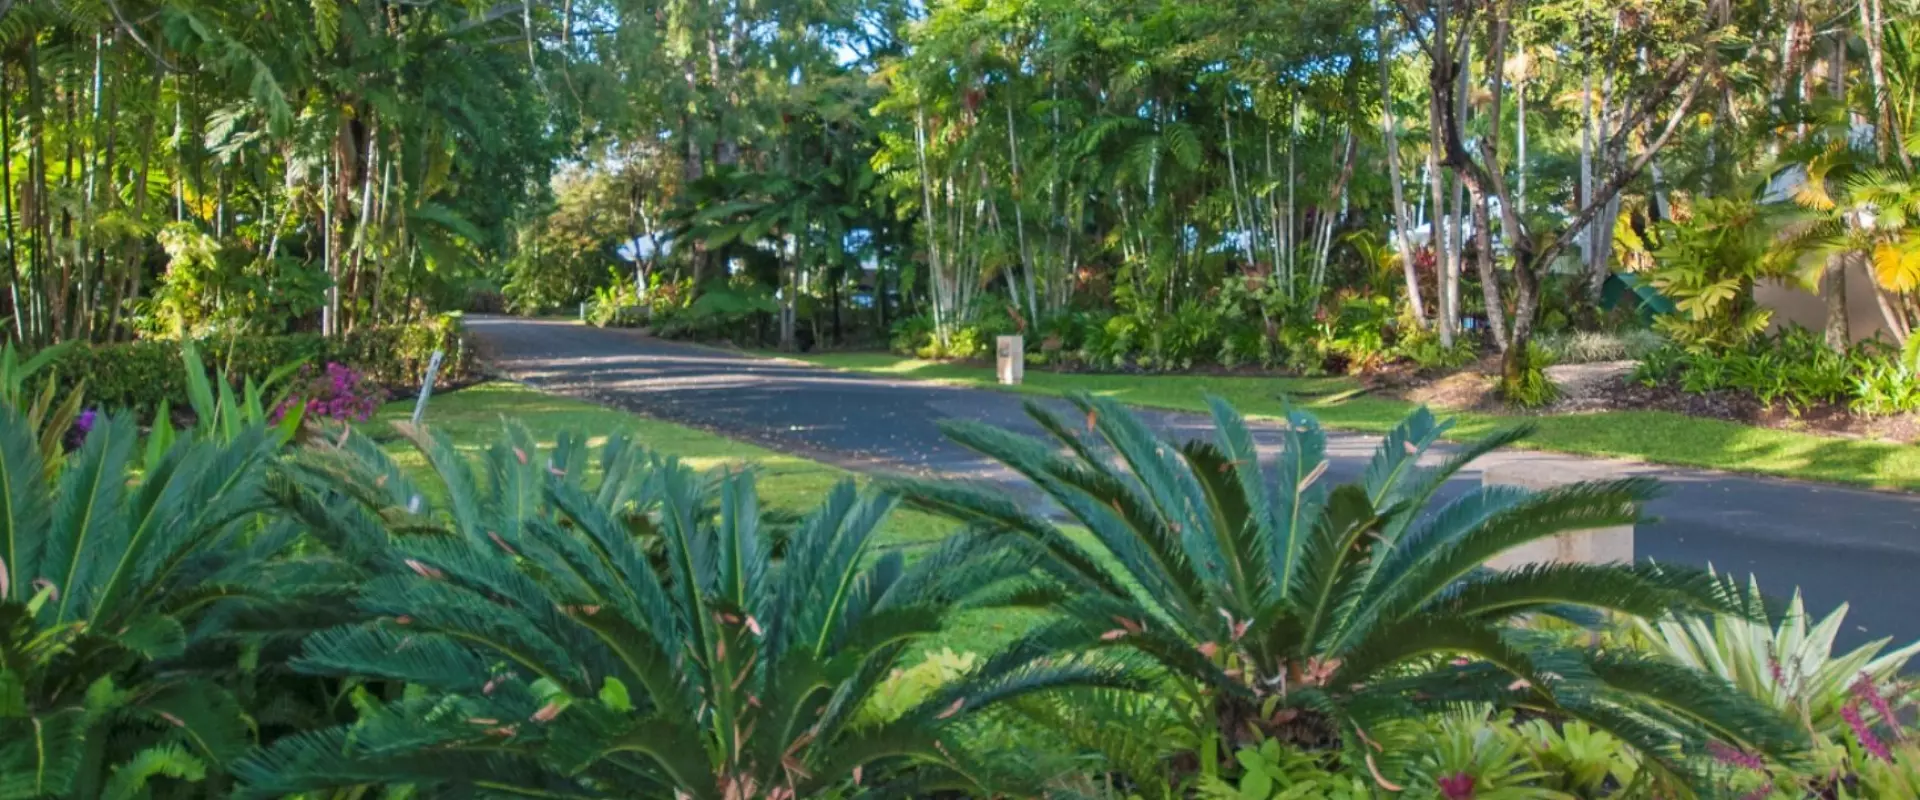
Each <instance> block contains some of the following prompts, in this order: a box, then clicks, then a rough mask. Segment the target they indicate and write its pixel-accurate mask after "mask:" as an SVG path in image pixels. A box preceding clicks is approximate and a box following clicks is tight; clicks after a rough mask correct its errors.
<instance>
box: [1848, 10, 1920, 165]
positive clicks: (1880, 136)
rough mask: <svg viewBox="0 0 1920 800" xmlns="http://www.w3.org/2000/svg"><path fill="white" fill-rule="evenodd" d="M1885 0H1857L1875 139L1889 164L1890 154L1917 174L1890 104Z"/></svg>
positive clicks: (1883, 157)
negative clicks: (1870, 82) (1884, 38)
mask: <svg viewBox="0 0 1920 800" xmlns="http://www.w3.org/2000/svg"><path fill="white" fill-rule="evenodd" d="M1881 2H1882V0H1856V5H1858V6H1859V7H1860V35H1861V38H1863V39H1865V40H1866V43H1867V68H1868V71H1869V73H1870V74H1871V75H1872V77H1873V110H1874V115H1873V121H1874V126H1875V127H1876V128H1877V129H1878V130H1877V132H1876V135H1875V136H1874V137H1873V140H1874V143H1875V144H1876V145H1878V146H1879V149H1880V160H1881V161H1882V162H1885V161H1886V160H1887V157H1888V155H1889V154H1892V155H1893V156H1895V157H1897V158H1898V159H1899V160H1900V165H1901V166H1902V167H1904V168H1906V170H1907V171H1908V172H1912V171H1913V158H1912V157H1911V156H1909V155H1908V154H1907V150H1906V147H1905V146H1904V143H1902V142H1901V141H1900V133H1901V131H1900V126H1899V125H1898V124H1897V123H1896V122H1895V120H1894V116H1893V106H1892V104H1891V103H1890V102H1888V97H1887V91H1888V83H1887V66H1886V56H1885V53H1884V51H1883V48H1882V46H1881V39H1880V35H1881V28H1882V27H1884V26H1885V25H1886V16H1885V15H1884V12H1883V11H1882V10H1881Z"/></svg>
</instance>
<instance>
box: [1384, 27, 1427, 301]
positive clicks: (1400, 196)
mask: <svg viewBox="0 0 1920 800" xmlns="http://www.w3.org/2000/svg"><path fill="white" fill-rule="evenodd" d="M1385 15H1386V7H1385V6H1381V7H1380V8H1379V9H1378V11H1377V12H1376V14H1375V16H1374V25H1373V30H1374V39H1375V41H1378V42H1379V43H1380V54H1379V61H1380V129H1381V131H1382V132H1383V133H1384V135H1385V137H1386V147H1387V183H1388V184H1389V185H1391V186H1392V187H1393V233H1394V238H1395V240H1396V241H1395V242H1394V245H1395V249H1397V250H1399V251H1400V270H1401V272H1402V273H1403V275H1404V276H1405V278H1406V281H1407V305H1408V306H1409V307H1410V308H1411V309H1412V311H1413V324H1414V325H1415V326H1417V327H1419V328H1421V329H1425V328H1426V327H1427V304H1426V302H1425V301H1424V300H1423V299H1421V297H1420V273H1419V270H1418V269H1417V268H1416V267H1415V265H1414V253H1413V229H1412V220H1411V219H1410V218H1409V217H1408V216H1407V191H1406V176H1405V175H1404V174H1402V172H1401V170H1400V131H1399V127H1400V126H1399V123H1398V122H1397V121H1396V120H1395V119H1394V116H1393V70H1392V66H1391V64H1392V59H1393V53H1392V50H1393V48H1392V47H1391V46H1390V45H1389V43H1388V42H1387V39H1386V32H1385V30H1384V26H1383V25H1382V21H1381V17H1383V16H1385Z"/></svg>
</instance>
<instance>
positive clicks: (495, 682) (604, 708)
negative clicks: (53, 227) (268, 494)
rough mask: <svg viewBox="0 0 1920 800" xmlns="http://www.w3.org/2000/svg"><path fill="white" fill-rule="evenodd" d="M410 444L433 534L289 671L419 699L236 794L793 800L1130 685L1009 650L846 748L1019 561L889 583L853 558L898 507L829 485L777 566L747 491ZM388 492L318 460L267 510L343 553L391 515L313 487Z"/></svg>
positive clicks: (575, 455) (962, 545) (329, 736)
mask: <svg viewBox="0 0 1920 800" xmlns="http://www.w3.org/2000/svg"><path fill="white" fill-rule="evenodd" d="M410 438H411V439H412V440H413V442H414V444H415V446H416V447H418V448H420V449H421V450H422V451H423V452H424V453H425V454H426V455H427V458H428V461H429V463H430V464H431V466H432V467H433V469H434V471H435V473H436V474H437V475H439V476H440V478H441V481H442V483H443V484H444V489H445V494H446V497H447V501H448V506H449V508H450V513H449V515H448V520H449V521H450V525H448V526H447V527H449V528H450V529H451V530H449V531H446V533H448V534H451V535H430V534H429V535H417V534H409V535H400V536H392V537H389V538H388V540H386V541H385V542H383V543H382V545H381V546H380V547H379V548H377V552H368V553H364V554H363V558H361V559H360V560H359V561H358V562H357V563H358V564H359V565H360V566H361V568H362V569H364V570H366V571H367V572H368V574H369V575H370V576H371V577H369V578H368V579H366V580H364V581H363V582H362V584H361V585H360V587H359V590H358V592H357V593H356V597H355V600H354V602H355V604H356V606H357V607H358V608H359V609H360V610H361V612H362V613H363V614H364V615H366V619H367V621H364V622H360V623H357V624H354V625H349V626H345V627H337V628H334V629H331V630H327V631H324V632H322V633H319V634H315V635H314V636H312V637H310V638H309V639H308V640H307V641H306V643H305V651H304V653H303V654H302V656H301V657H299V658H298V659H296V660H295V661H294V662H293V665H294V666H295V667H296V668H298V669H301V670H304V671H307V672H311V673H317V674H323V675H336V676H347V677H358V678H363V679H375V680H391V681H405V682H407V683H408V684H409V685H411V686H412V687H415V691H416V692H418V693H419V694H418V695H410V696H409V699H408V700H406V701H404V702H400V703H395V704H391V705H388V706H386V707H384V708H383V709H379V710H376V711H373V712H371V713H370V714H367V715H364V716H363V719H362V720H361V721H360V722H359V723H357V724H355V725H353V726H350V727H349V728H343V729H338V730H335V731H331V732H326V733H322V734H314V735H308V736H302V737H297V738H294V739H289V740H283V741H282V742H280V743H276V744H275V745H274V746H273V747H272V748H270V749H269V750H267V751H266V752H264V753H261V754H259V755H258V756H256V757H254V758H252V759H250V760H249V761H248V762H247V764H246V765H245V766H244V767H243V768H242V769H241V770H240V774H241V775H242V777H243V779H244V780H245V781H246V783H247V785H248V788H249V791H251V792H255V793H258V794H261V795H265V794H271V793H275V792H295V791H310V790H315V789H320V788H325V787H337V786H351V785H359V784H368V783H382V782H391V783H414V784H418V785H421V786H426V787H448V788H459V789H466V790H474V791H481V792H509V793H511V792H514V791H532V790H535V789H538V790H539V791H554V790H558V789H562V788H565V789H566V791H564V792H562V796H596V797H616V796H621V797H624V796H635V795H645V796H655V795H667V794H674V793H676V792H677V793H681V794H684V795H686V796H690V797H695V798H708V797H717V796H720V795H723V794H725V793H726V792H728V791H745V792H749V793H754V792H760V791H772V790H773V789H774V788H775V787H782V788H783V789H787V790H792V791H796V792H799V793H800V794H801V795H809V794H812V793H814V792H817V791H822V790H827V789H832V788H833V787H835V786H838V785H841V784H843V783H845V782H846V781H847V779H848V776H849V775H850V774H852V773H853V771H855V770H857V769H866V770H868V771H869V772H872V773H874V774H876V777H878V773H879V772H885V771H890V770H894V769H896V768H906V767H910V766H912V765H914V764H927V765H935V766H937V765H938V764H939V763H941V762H944V761H945V760H946V756H945V755H944V754H943V753H941V752H940V750H939V748H938V747H937V746H934V744H933V743H934V742H935V741H936V740H935V738H934V737H935V736H936V735H937V732H938V730H939V729H940V728H942V727H944V726H946V725H948V724H953V723H955V722H957V721H959V720H961V719H964V718H965V717H968V716H970V715H972V714H974V713H976V712H977V711H979V710H980V709H983V708H986V707H989V706H992V705H994V704H996V703H998V702H1000V701H1002V700H1005V699H1011V698H1015V697H1023V696H1027V695H1029V694H1031V693H1034V692H1038V691H1042V690H1048V689H1051V688H1053V687H1057V686H1063V685H1110V684H1115V683H1117V682H1121V681H1123V680H1124V679H1125V678H1126V676H1125V675H1123V674H1121V673H1119V672H1118V671H1116V670H1115V669H1114V668H1112V667H1111V666H1109V665H1108V664H1107V663H1106V662H1100V661H1091V660H1089V661H1074V662H1066V663H1047V662H1044V661H1042V660H1041V657H1042V656H1044V655H1051V654H1052V652H1054V651H1045V652H1020V653H1016V654H1012V655H1007V656H1003V657H1000V658H993V659H988V660H987V662H986V664H984V665H983V666H982V667H981V668H980V669H978V670H977V671H975V672H973V673H971V674H969V675H968V676H966V678H965V679H964V680H962V681H961V682H960V683H957V684H955V685H954V686H953V687H949V689H948V692H949V693H950V694H951V697H950V698H949V697H948V695H942V696H941V697H942V698H943V699H942V702H946V703H949V704H950V705H951V707H942V708H922V709H920V710H916V711H915V712H913V713H911V714H909V715H908V716H907V717H903V718H902V719H900V720H896V721H894V722H893V723H889V725H890V726H891V727H890V728H889V729H887V730H886V731H883V732H880V733H878V734H876V732H874V731H871V730H866V729H856V728H855V727H854V726H853V725H852V720H854V719H855V718H856V717H857V715H856V712H857V711H858V710H859V709H860V708H861V707H862V706H863V705H864V704H865V703H866V702H867V700H868V699H869V698H870V697H872V696H873V694H874V693H875V692H876V691H877V690H878V688H879V686H880V684H881V682H882V681H883V680H884V679H885V678H886V676H887V675H888V674H889V673H890V672H891V671H892V670H893V669H894V668H895V667H896V666H897V664H898V659H899V658H900V656H901V655H902V654H903V653H904V652H906V651H907V648H908V646H909V645H910V644H912V643H913V642H915V641H918V640H920V639H923V638H924V637H926V636H929V635H932V634H934V633H937V632H938V631H939V630H940V629H941V627H942V625H943V623H944V621H945V619H946V617H947V615H948V614H949V613H950V612H951V611H952V610H954V609H958V608H961V607H963V606H964V604H965V603H967V602H968V601H969V600H970V599H972V598H974V597H976V596H979V595H981V593H982V592H983V590H986V589H989V588H991V587H994V586H996V585H1001V584H1006V583H1012V584H1015V585H1021V584H1026V585H1030V583H1031V580H1032V578H1031V575H1032V572H1033V567H1034V565H1035V563H1036V561H1037V560H1038V553H1037V551H1036V550H1035V549H1033V548H1029V547H1008V546H1005V545H1006V544H1007V543H1009V542H1011V541H1013V540H1011V539H1009V538H1008V537H1006V536H1005V535H1003V534H1001V533H999V531H1000V530H1001V528H999V527H997V526H996V527H993V528H979V529H975V530H973V531H971V532H967V533H962V534H960V535H957V536H955V537H953V538H952V539H951V540H949V541H948V542H946V543H945V544H943V545H942V546H941V547H940V548H937V549H936V550H934V551H933V552H932V553H930V554H928V555H927V556H925V557H924V558H923V559H921V560H920V561H919V562H918V563H915V564H913V565H911V566H909V565H907V564H906V563H905V561H904V559H903V558H902V557H901V555H900V554H898V553H885V554H881V555H879V556H878V557H873V549H874V547H873V545H874V541H875V536H876V534H877V532H878V530H879V528H880V525H881V523H882V522H883V521H884V519H885V518H886V515H887V513H888V512H889V511H890V510H891V508H892V507H893V505H894V502H893V500H892V498H891V497H890V496H889V495H886V494H884V493H875V492H860V491H858V490H856V489H855V488H854V486H853V485H852V484H851V483H842V484H840V485H838V486H836V487H834V488H833V489H832V490H831V491H830V492H828V494H827V495H826V497H824V498H823V502H822V503H821V504H820V506H819V507H818V508H817V509H815V510H814V511H813V512H812V513H811V514H809V515H807V517H806V518H805V519H804V520H802V521H801V522H800V523H799V525H798V526H797V528H795V529H794V530H793V531H792V532H791V534H790V536H789V538H788V539H787V540H786V543H785V545H786V546H785V549H784V553H783V555H782V557H781V558H778V559H776V558H775V556H774V553H773V550H772V548H771V546H770V544H771V543H770V541H769V538H768V537H769V536H770V535H771V533H772V531H771V529H770V528H769V526H767V525H766V524H764V522H765V519H764V515H763V513H762V510H761V508H760V502H759V498H758V495H757V493H756V491H755V488H754V483H753V480H752V476H751V475H750V474H745V473H742V474H734V473H727V474H721V475H717V476H715V477H713V478H703V477H701V476H699V475H696V474H695V473H694V472H693V471H692V470H689V469H687V468H686V467H684V466H682V465H680V464H678V463H676V462H673V461H671V460H669V459H662V458H659V457H656V456H654V455H653V454H651V453H648V452H646V451H645V450H643V449H640V448H638V447H634V446H632V444H631V442H629V441H627V440H625V439H622V438H615V439H613V440H611V441H609V442H608V444H607V445H606V446H605V447H603V448H602V450H601V453H600V456H599V461H598V464H599V467H600V469H599V473H600V475H601V478H600V483H599V485H598V486H597V487H596V486H595V485H593V483H592V482H591V481H590V480H589V478H588V476H587V475H586V474H585V473H586V472H587V470H586V467H585V464H586V463H587V459H588V454H587V453H586V451H585V449H584V448H581V447H579V445H578V443H579V442H581V441H584V438H581V437H571V436H569V437H562V439H561V442H560V444H559V445H558V446H556V447H554V448H552V449H551V450H547V451H540V450H539V449H537V448H536V447H535V446H534V444H533V443H532V441H531V437H530V436H528V435H527V434H526V432H525V431H524V430H519V429H516V428H511V427H510V428H509V429H507V430H506V431H505V432H504V434H503V438H502V440H501V441H500V442H499V443H497V444H495V445H494V446H493V447H491V448H489V449H488V450H487V451H486V452H485V454H484V455H483V456H482V458H481V461H482V463H483V466H482V468H480V469H475V468H474V467H473V466H472V465H471V464H470V463H469V462H468V461H467V460H466V459H465V458H464V457H463V456H461V455H460V454H459V453H457V452H455V451H453V450H452V449H451V447H450V446H449V445H448V443H447V441H446V440H445V439H444V438H442V437H439V436H437V435H432V434H429V433H426V432H422V431H410ZM323 446H325V445H323ZM347 455H348V453H347V452H346V451H345V450H344V449H341V451H340V452H337V453H334V454H332V455H330V456H329V458H334V459H341V458H345V457H347ZM384 472H385V468H384V466H383V465H382V464H381V463H380V462H378V461H377V460H376V461H375V462H374V463H371V464H364V465H358V466H356V465H352V464H342V463H335V464H332V465H330V466H328V467H327V468H326V469H325V470H324V471H321V470H314V471H310V472H308V473H306V476H305V477H304V478H302V479H301V482H299V483H297V484H295V485H290V486H283V487H280V490H279V491H278V492H277V494H278V495H279V496H281V497H282V498H283V500H285V501H287V502H288V507H289V508H288V510H289V511H290V512H292V516H293V518H294V519H298V520H300V521H302V522H304V523H307V524H310V525H316V526H339V527H340V528H341V529H340V530H335V531H331V532H327V533H324V534H323V535H322V536H321V538H322V539H324V540H327V541H338V542H342V543H354V545H355V546H356V547H365V546H366V545H367V544H368V542H369V541H370V539H369V533H370V532H369V531H368V530H367V528H368V526H369V525H375V526H377V525H378V522H379V516H380V515H381V514H382V513H385V512H387V511H389V509H387V508H385V506H384V504H386V503H388V502H390V501H391V500H392V499H393V498H392V497H391V496H390V495H383V493H382V492H381V491H379V489H380V487H371V488H370V487H364V486H362V487H358V488H343V489H341V490H340V491H333V490H330V489H328V488H327V487H328V486H329V483H330V482H331V481H360V480H366V479H367V478H368V477H369V476H378V475H380V474H383V473H384ZM482 475H484V479H482V477H481V476H482ZM374 479H375V480H378V478H377V477H375V478H374ZM481 498H485V499H484V500H482V499H481ZM369 501H371V502H369ZM370 505H374V506H379V507H377V508H372V509H371V510H370V509H369V508H368V507H369V506H370ZM342 506H345V507H346V508H342ZM915 742H919V743H921V744H919V745H915V744H913V743H915ZM728 786H732V787H733V789H731V790H729V789H727V788H726V787H728ZM747 787H755V788H747Z"/></svg>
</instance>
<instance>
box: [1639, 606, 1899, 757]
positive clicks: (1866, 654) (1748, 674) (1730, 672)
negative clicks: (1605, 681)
mask: <svg viewBox="0 0 1920 800" xmlns="http://www.w3.org/2000/svg"><path fill="white" fill-rule="evenodd" d="M1758 596H1759V585H1758V583H1757V582H1755V583H1754V584H1753V588H1752V590H1751V592H1750V593H1749V594H1748V597H1749V598H1750V605H1749V607H1748V608H1746V609H1743V610H1741V611H1740V612H1739V613H1732V614H1727V613H1722V614H1715V615H1712V616H1709V617H1691V616H1670V617H1659V618H1653V619H1651V620H1648V619H1641V620H1635V621H1634V625H1635V626H1636V628H1637V629H1638V630H1639V632H1640V634H1641V635H1642V636H1643V637H1645V640H1646V641H1645V644H1644V645H1643V646H1644V648H1645V649H1646V650H1647V652H1649V653H1652V654H1653V655H1654V656H1655V657H1658V658H1661V659H1663V660H1667V661H1671V662H1673V663H1676V664H1682V665H1685V666H1687V667H1690V668H1693V669H1699V670H1703V671H1706V672H1708V673H1710V674H1713V675H1715V676H1718V677H1720V678H1722V679H1725V680H1726V681H1727V682H1728V683H1730V684H1732V685H1733V686H1734V687H1735V688H1738V689H1739V690H1740V691H1741V692H1743V693H1745V694H1747V695H1748V696H1751V697H1753V698H1755V699H1757V700H1759V701H1761V702H1763V703H1766V704H1767V705H1769V706H1772V707H1773V708H1776V709H1779V710H1780V711H1782V712H1785V713H1787V714H1788V715H1790V716H1792V717H1793V718H1794V719H1797V720H1802V721H1803V722H1804V723H1805V724H1806V725H1807V726H1809V727H1811V728H1812V729H1813V730H1814V731H1815V732H1816V733H1818V734H1819V735H1821V736H1822V737H1825V738H1828V739H1835V738H1838V737H1839V735H1840V734H1841V733H1842V732H1844V731H1845V729H1846V727H1847V726H1846V723H1845V722H1844V721H1843V720H1842V719H1841V715H1840V711H1841V709H1842V708H1844V707H1845V706H1847V705H1848V704H1849V703H1850V702H1854V700H1855V698H1854V687H1855V685H1856V684H1857V683H1859V682H1860V681H1862V680H1866V681H1870V682H1871V684H1872V685H1873V686H1874V687H1875V689H1876V691H1879V692H1882V693H1885V694H1886V695H1888V696H1894V695H1898V694H1900V693H1901V692H1902V690H1901V689H1900V686H1901V684H1900V681H1901V672H1902V670H1903V669H1905V667H1906V664H1907V662H1908V661H1910V660H1912V658H1913V657H1914V656H1915V655H1916V654H1920V642H1915V643H1913V644H1909V645H1907V646H1905V647H1901V648H1898V649H1895V650H1890V651H1889V650H1886V647H1887V644H1888V642H1887V640H1886V639H1880V640H1878V641H1874V642H1869V643H1867V644H1864V645H1861V646H1859V647H1857V648H1854V649H1853V650H1851V651H1848V652H1845V653H1836V652H1834V650H1833V642H1834V637H1836V636H1838V635H1839V633H1840V629H1841V627H1842V626H1843V625H1844V624H1845V621H1846V617H1847V606H1846V605H1845V604H1842V605H1841V606H1840V607H1839V608H1837V609H1835V610H1834V611H1833V612H1832V613H1829V614H1828V615H1827V616H1826V617H1824V618H1822V619H1820V620H1818V621H1815V620H1814V619H1813V618H1812V617H1811V616H1810V615H1809V614H1808V613H1807V611H1806V608H1805V606H1804V605H1802V603H1801V601H1800V593H1799V592H1797V591H1796V592H1794V595H1793V601H1792V602H1791V603H1789V604H1788V605H1787V607H1786V609H1785V610H1784V611H1782V612H1780V613H1779V614H1778V616H1777V617H1774V618H1773V619H1777V622H1772V621H1769V619H1770V618H1769V617H1768V616H1767V615H1766V609H1765V608H1764V607H1762V606H1760V605H1759V604H1758V601H1757V599H1754V598H1757V597H1758ZM1883 651H1885V652H1883ZM1860 711H1861V714H1862V715H1863V717H1864V718H1866V719H1868V720H1878V717H1879V713H1878V711H1877V710H1876V709H1875V708H1873V707H1872V705H1871V704H1869V705H1867V706H1866V707H1865V708H1862V709H1860Z"/></svg>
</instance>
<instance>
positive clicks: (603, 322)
mask: <svg viewBox="0 0 1920 800" xmlns="http://www.w3.org/2000/svg"><path fill="white" fill-rule="evenodd" d="M640 302H641V298H640V285H639V283H638V282H636V281H635V280H634V279H633V276H632V275H629V274H627V273H626V272H624V271H622V270H619V269H608V270H607V284H606V285H605V286H601V287H598V288H595V289H594V290H593V299H592V300H589V301H587V322H588V323H590V324H592V325H594V326H595V327H600V328H605V327H608V326H612V327H615V328H636V327H639V326H640V325H641V324H642V323H644V322H645V321H646V316H645V314H644V313H643V312H642V311H641V305H640Z"/></svg>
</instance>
